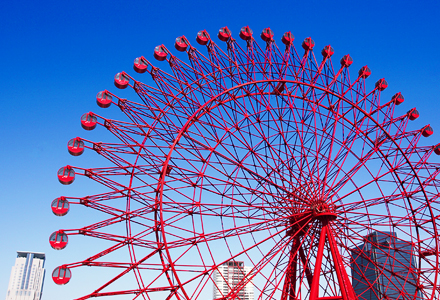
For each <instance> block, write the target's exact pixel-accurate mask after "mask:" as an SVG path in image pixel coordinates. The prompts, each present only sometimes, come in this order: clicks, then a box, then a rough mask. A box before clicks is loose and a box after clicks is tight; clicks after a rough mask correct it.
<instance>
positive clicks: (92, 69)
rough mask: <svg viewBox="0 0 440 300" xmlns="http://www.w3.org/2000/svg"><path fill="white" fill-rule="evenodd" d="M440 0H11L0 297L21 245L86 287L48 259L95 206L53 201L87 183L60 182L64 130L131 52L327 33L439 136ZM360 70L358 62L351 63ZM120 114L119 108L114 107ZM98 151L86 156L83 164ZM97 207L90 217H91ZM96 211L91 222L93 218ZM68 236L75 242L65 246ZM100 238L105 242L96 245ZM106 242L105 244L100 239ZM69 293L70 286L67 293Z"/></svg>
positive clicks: (5, 39)
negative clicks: (55, 208)
mask: <svg viewBox="0 0 440 300" xmlns="http://www.w3.org/2000/svg"><path fill="white" fill-rule="evenodd" d="M439 15H440V2H438V1H424V2H423V5H421V4H416V2H414V1H259V0H258V1H237V2H235V1H229V0H224V1H130V2H128V1H125V2H123V1H46V0H43V1H20V0H17V1H7V2H5V3H3V4H2V9H1V11H0V19H1V20H2V21H1V23H2V25H1V29H0V30H1V40H2V43H1V44H2V46H1V47H0V54H1V56H0V57H1V58H2V59H1V63H0V65H1V71H2V72H1V73H0V78H1V80H0V82H1V93H0V103H1V105H2V112H3V113H2V118H0V136H1V140H0V143H1V147H0V154H1V156H0V157H1V158H0V162H1V164H0V165H1V167H2V172H1V173H0V214H1V217H0V228H1V231H0V241H1V247H0V266H1V268H0V297H4V295H5V294H6V290H7V285H8V281H9V274H10V268H11V267H12V266H13V264H14V260H15V256H16V251H17V250H29V251H37V252H45V253H46V254H47V263H46V267H47V271H48V274H47V275H48V276H47V278H46V283H45V287H44V300H55V299H70V298H72V297H78V296H80V295H82V294H85V293H86V292H87V291H89V290H90V289H91V288H92V287H89V288H87V290H86V291H85V292H84V293H82V292H78V289H79V288H78V286H75V285H74V284H72V282H71V283H70V284H69V285H67V286H66V287H58V286H56V285H55V284H54V283H53V282H52V280H51V278H50V273H51V272H52V270H53V269H54V268H55V267H56V266H57V265H60V264H62V263H67V262H73V261H75V259H77V260H79V259H80V258H81V257H82V258H86V257H88V256H89V255H91V254H92V253H93V252H92V251H93V250H87V249H84V247H85V242H84V241H81V239H76V241H77V242H78V244H77V245H76V246H72V247H70V244H69V246H68V248H67V249H66V250H63V251H55V250H53V249H52V248H50V246H49V243H48V238H49V235H50V234H51V233H52V232H53V231H55V230H57V229H59V228H78V227H81V226H84V225H87V224H89V221H88V220H93V219H94V216H93V212H84V214H83V215H81V216H80V215H79V213H78V212H76V213H75V212H72V213H69V215H68V216H66V217H65V218H57V217H55V216H54V215H53V214H52V212H51V210H50V207H49V206H50V203H51V201H52V200H53V199H54V198H56V197H58V196H60V195H71V196H80V195H83V194H84V190H82V189H85V188H87V187H83V186H81V185H75V184H73V185H72V186H68V187H65V186H61V185H60V184H59V183H58V181H57V179H56V171H57V170H58V168H59V167H61V166H63V165H66V164H72V165H78V164H79V163H78V160H75V159H76V158H73V157H71V156H70V155H69V154H68V153H67V148H66V144H67V141H68V140H69V139H70V138H72V137H76V136H84V137H86V135H87V137H88V138H90V139H92V140H95V141H99V140H100V139H101V137H100V133H99V131H98V132H93V133H84V130H82V129H81V127H80V123H79V119H80V116H81V115H82V114H83V113H85V112H88V111H94V112H97V113H98V114H102V115H106V114H108V112H107V111H104V110H102V109H100V108H99V107H97V106H96V102H95V95H96V93H97V92H99V91H100V90H103V89H109V90H111V91H112V92H115V93H118V90H117V89H116V88H115V87H114V86H113V76H114V75H115V74H116V73H117V72H120V71H122V70H127V71H130V72H131V73H133V72H132V63H133V60H134V58H135V57H138V56H141V55H144V56H145V57H147V59H151V60H152V61H154V59H153V58H152V52H153V49H154V47H155V46H156V45H158V44H162V43H164V44H165V45H166V46H168V47H169V48H172V47H173V42H174V39H175V38H176V37H177V36H180V35H185V36H187V37H188V38H190V39H193V38H195V36H196V34H197V32H198V31H199V30H201V29H206V30H207V31H208V32H209V33H211V36H215V35H216V33H217V31H218V29H219V28H220V27H223V26H225V25H227V26H228V27H229V28H230V29H231V30H232V32H233V34H234V35H235V36H238V31H239V29H240V28H241V27H242V26H245V25H249V26H250V27H251V28H252V29H253V30H254V32H255V33H259V32H260V31H261V30H262V29H263V28H265V27H271V28H272V30H273V31H274V32H275V36H276V38H277V42H279V39H280V38H281V35H282V34H283V33H284V32H285V31H288V30H291V31H292V33H293V34H294V35H295V38H296V40H295V46H296V47H300V43H301V42H302V40H303V39H304V38H306V37H308V36H310V37H312V38H313V39H314V41H315V42H316V49H321V48H322V47H323V46H325V45H328V44H331V45H332V46H333V48H334V49H335V56H336V57H342V56H343V55H345V54H347V53H349V54H350V55H351V56H352V57H353V60H354V63H353V65H352V67H351V68H353V69H355V70H358V69H359V68H360V67H362V66H363V65H366V64H367V65H368V66H369V67H370V68H371V70H372V75H371V77H370V79H369V82H370V84H371V85H373V84H374V82H375V81H376V80H378V79H379V78H382V77H385V78H386V80H387V81H388V84H389V88H388V90H387V94H386V95H388V96H389V97H391V96H392V95H393V94H394V93H396V92H399V91H400V92H402V94H403V95H404V96H405V103H404V104H402V105H401V106H400V107H399V112H400V113H401V114H404V113H405V112H406V111H407V110H409V109H410V108H412V107H414V106H416V107H417V109H418V110H419V112H420V115H421V117H420V118H419V119H418V120H417V121H416V123H414V125H413V126H415V128H421V127H422V126H424V125H425V124H428V123H430V124H431V125H432V127H433V128H434V135H433V136H431V137H430V138H429V141H428V139H427V142H426V143H428V144H436V143H437V142H439V141H440V138H439V137H440V118H439V117H438V115H439V110H438V105H439V100H438V98H439V95H440V84H439V82H440V75H439V74H440V72H439V70H440V56H439V49H440V34H439V32H440V23H439ZM352 71H354V70H352ZM115 116H117V114H116V115H115ZM91 163H93V162H92V161H91V160H90V158H88V160H87V158H86V160H83V161H82V162H81V163H80V164H82V165H83V166H87V165H88V164H89V165H90V164H91ZM88 217H90V219H87V220H86V218H88ZM90 223H92V222H90ZM69 247H70V248H69ZM92 247H96V249H103V248H104V247H102V246H100V245H94V244H93V245H92ZM100 247H101V248H100ZM82 251H83V252H82ZM60 295H63V296H60Z"/></svg>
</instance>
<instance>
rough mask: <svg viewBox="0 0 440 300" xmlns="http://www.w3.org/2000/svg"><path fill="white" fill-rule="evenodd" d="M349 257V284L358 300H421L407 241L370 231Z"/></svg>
mask: <svg viewBox="0 0 440 300" xmlns="http://www.w3.org/2000/svg"><path fill="white" fill-rule="evenodd" d="M351 254H352V258H351V271H352V278H353V282H352V284H353V289H354V291H355V293H356V295H357V297H358V299H359V300H378V299H394V300H397V299H402V300H403V299H414V298H415V299H421V296H420V295H421V294H420V291H417V265H416V260H415V256H414V253H413V247H412V245H411V243H410V242H408V241H403V240H399V239H398V238H397V234H396V233H393V232H373V233H372V234H370V235H368V236H366V237H365V242H364V243H363V244H362V245H360V246H359V247H357V248H354V249H352V250H351Z"/></svg>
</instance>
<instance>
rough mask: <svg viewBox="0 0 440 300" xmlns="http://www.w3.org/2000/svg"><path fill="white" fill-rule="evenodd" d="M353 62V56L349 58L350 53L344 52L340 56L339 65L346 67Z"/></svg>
mask: <svg viewBox="0 0 440 300" xmlns="http://www.w3.org/2000/svg"><path fill="white" fill-rule="evenodd" d="M352 63H353V58H351V56H350V54H346V55H344V56H343V57H342V58H341V66H342V67H343V68H348V67H349V66H351V64H352Z"/></svg>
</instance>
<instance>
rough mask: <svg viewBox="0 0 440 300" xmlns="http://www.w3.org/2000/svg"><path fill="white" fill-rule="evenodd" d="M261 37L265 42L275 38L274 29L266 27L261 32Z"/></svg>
mask: <svg viewBox="0 0 440 300" xmlns="http://www.w3.org/2000/svg"><path fill="white" fill-rule="evenodd" d="M260 37H261V39H262V40H263V41H265V42H270V41H271V40H272V39H273V31H272V29H270V28H269V27H268V28H264V29H263V31H262V32H261V34H260Z"/></svg>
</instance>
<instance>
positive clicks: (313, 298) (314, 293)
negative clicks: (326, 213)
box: [310, 220, 328, 300]
mask: <svg viewBox="0 0 440 300" xmlns="http://www.w3.org/2000/svg"><path fill="white" fill-rule="evenodd" d="M327 225H328V222H327V220H324V221H323V224H322V229H321V236H320V237H319V245H318V252H317V253H316V262H315V271H314V273H313V281H312V287H311V288H310V300H317V299H318V297H319V278H320V277H321V265H322V256H323V254H324V245H325V235H326V232H327Z"/></svg>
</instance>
